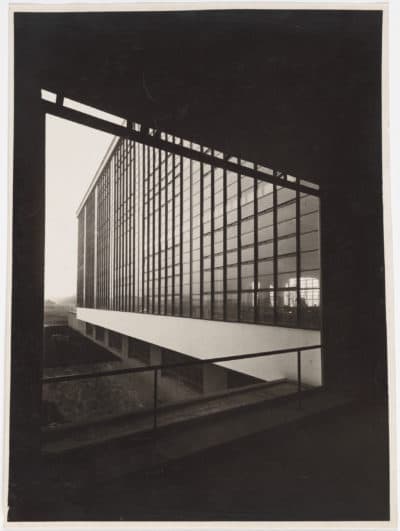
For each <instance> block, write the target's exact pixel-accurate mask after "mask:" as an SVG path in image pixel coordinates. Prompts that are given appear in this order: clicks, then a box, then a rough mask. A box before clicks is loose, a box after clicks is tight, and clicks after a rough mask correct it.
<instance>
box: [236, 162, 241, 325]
mask: <svg viewBox="0 0 400 531" xmlns="http://www.w3.org/2000/svg"><path fill="white" fill-rule="evenodd" d="M238 162H239V164H240V159H239V160H238ZM241 195H242V180H241V175H240V173H238V179H237V223H238V231H237V262H238V298H237V320H238V321H240V320H241V302H242V219H241V218H242V205H241Z"/></svg>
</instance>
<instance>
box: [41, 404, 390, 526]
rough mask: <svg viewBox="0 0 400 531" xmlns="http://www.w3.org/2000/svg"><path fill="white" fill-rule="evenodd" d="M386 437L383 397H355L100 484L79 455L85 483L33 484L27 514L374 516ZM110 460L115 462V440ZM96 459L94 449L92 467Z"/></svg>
mask: <svg viewBox="0 0 400 531" xmlns="http://www.w3.org/2000/svg"><path fill="white" fill-rule="evenodd" d="M387 444H388V440H387V419H386V406H385V404H384V403H355V404H353V405H348V406H346V407H345V408H343V407H341V408H339V409H336V410H331V411H329V412H326V413H325V414H322V415H319V416H317V417H315V416H314V417H312V418H310V419H309V420H307V419H303V420H302V421H301V422H300V423H296V424H291V425H287V426H286V427H280V428H275V429H272V430H271V429H270V430H265V431H263V432H260V433H257V434H254V435H251V436H249V437H247V438H244V439H243V438H242V439H239V440H236V441H233V442H230V443H227V444H224V445H220V446H219V447H214V448H209V449H207V450H204V451H198V452H196V453H194V454H192V455H190V456H188V457H184V458H182V457H181V458H180V459H176V460H172V461H170V462H169V463H168V464H164V465H160V464H159V463H158V464H155V466H154V467H153V468H152V469H150V470H148V471H147V472H141V473H140V472H138V471H136V472H135V473H132V474H128V475H127V476H125V477H124V478H120V479H115V480H112V481H109V482H108V483H100V484H99V483H96V481H95V477H94V476H93V475H92V472H91V471H90V470H89V469H87V468H86V467H85V462H84V461H82V463H81V465H80V468H79V469H78V474H79V473H80V474H81V479H82V480H83V479H85V481H86V485H87V486H86V487H85V488H82V489H79V490H74V491H71V492H70V493H69V494H66V493H65V492H63V493H62V496H60V495H59V494H57V492H56V490H55V489H50V490H46V488H43V489H42V490H41V497H40V503H39V504H38V503H37V502H36V503H35V507H34V514H35V515H36V517H37V518H39V519H49V520H51V519H66V520H182V521H185V520H231V521H232V520H261V521H265V520H267V521H268V520H382V519H386V518H387V517H388V452H387ZM125 451H126V448H125ZM131 451H132V452H133V451H134V448H131ZM120 459H121V465H123V463H124V460H125V456H124V451H122V449H121V453H120ZM104 465H105V459H104V456H103V457H101V458H99V459H98V461H97V469H98V470H99V471H100V472H101V469H102V468H103V466H104ZM76 479H77V480H79V478H78V477H76Z"/></svg>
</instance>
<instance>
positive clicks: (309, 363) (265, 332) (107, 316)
mask: <svg viewBox="0 0 400 531" xmlns="http://www.w3.org/2000/svg"><path fill="white" fill-rule="evenodd" d="M77 318H78V319H79V320H81V321H84V322H88V323H92V324H94V325H98V326H102V327H104V328H106V329H110V330H113V331H115V332H119V333H120V334H124V335H127V336H131V337H136V338H138V339H141V340H143V341H147V342H149V343H152V344H153V345H158V346H161V347H164V348H168V349H171V350H175V351H177V352H180V353H182V354H186V355H188V356H193V357H195V358H199V359H208V358H212V357H215V356H234V355H240V354H250V353H256V352H263V351H265V352H267V351H270V350H276V349H281V348H282V349H283V348H290V347H293V348H295V347H299V346H308V345H319V344H320V342H321V334H320V332H319V331H315V330H303V329H297V328H285V327H277V326H267V325H254V324H244V323H228V322H222V321H207V320H202V319H187V318H182V317H169V316H160V315H148V314H140V313H128V312H117V311H108V310H95V309H89V308H78V309H77ZM221 365H222V366H224V367H228V368H230V369H233V370H236V371H240V372H243V373H245V374H248V375H251V376H255V377H257V378H262V379H265V380H275V379H278V378H292V379H294V378H295V377H296V374H297V372H296V371H297V358H296V353H293V354H287V355H279V356H273V357H269V358H268V357H263V358H257V359H246V360H238V361H230V362H227V363H221ZM302 375H303V381H304V382H305V383H309V384H312V385H320V384H321V381H322V374H321V353H320V349H316V350H311V351H307V352H305V353H304V354H302Z"/></svg>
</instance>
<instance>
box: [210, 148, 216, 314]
mask: <svg viewBox="0 0 400 531" xmlns="http://www.w3.org/2000/svg"><path fill="white" fill-rule="evenodd" d="M213 154H214V152H213ZM214 178H215V169H214V166H212V167H211V319H214V300H215V296H214V294H215V286H214V279H215V259H214V245H215V242H214V240H215V234H214V214H215V192H214V190H215V187H214Z"/></svg>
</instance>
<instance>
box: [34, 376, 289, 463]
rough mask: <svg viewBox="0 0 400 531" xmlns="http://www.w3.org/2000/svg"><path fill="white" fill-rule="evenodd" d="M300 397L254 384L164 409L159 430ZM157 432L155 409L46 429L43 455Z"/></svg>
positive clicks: (285, 388) (282, 383) (281, 384)
mask: <svg viewBox="0 0 400 531" xmlns="http://www.w3.org/2000/svg"><path fill="white" fill-rule="evenodd" d="M295 393H297V384H296V383H294V382H290V381H286V380H278V381H276V382H271V383H265V384H255V385H251V386H247V387H244V388H240V389H233V390H230V391H225V392H221V393H215V394H214V395H208V396H201V397H196V398H193V399H191V400H188V401H184V402H175V403H173V404H167V405H162V406H160V407H159V408H158V410H157V427H158V428H162V427H167V426H171V425H176V424H180V423H182V422H187V421H196V420H199V419H202V418H204V417H207V416H210V415H215V414H219V413H223V412H229V411H232V410H237V409H239V408H243V407H250V406H254V405H257V404H261V403H263V402H265V401H271V400H274V399H277V398H281V397H286V396H290V395H293V394H295ZM153 428H154V412H153V410H152V409H147V410H144V411H143V410H142V411H139V412H138V411H135V412H133V413H129V414H125V415H123V416H122V415H121V416H104V417H101V418H98V419H96V420H95V421H92V422H90V423H88V422H80V423H74V424H62V425H58V426H55V427H49V428H44V429H43V434H44V440H45V441H46V442H45V444H44V447H43V451H44V453H48V454H51V453H60V452H66V451H71V450H75V449H78V448H83V447H87V446H93V445H98V444H102V443H105V442H108V441H112V440H116V439H121V438H124V437H128V436H131V435H139V434H143V433H146V432H149V431H152V430H153Z"/></svg>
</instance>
